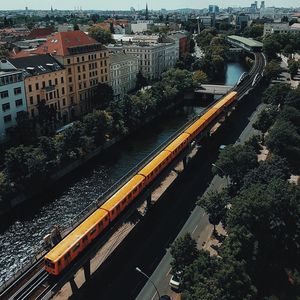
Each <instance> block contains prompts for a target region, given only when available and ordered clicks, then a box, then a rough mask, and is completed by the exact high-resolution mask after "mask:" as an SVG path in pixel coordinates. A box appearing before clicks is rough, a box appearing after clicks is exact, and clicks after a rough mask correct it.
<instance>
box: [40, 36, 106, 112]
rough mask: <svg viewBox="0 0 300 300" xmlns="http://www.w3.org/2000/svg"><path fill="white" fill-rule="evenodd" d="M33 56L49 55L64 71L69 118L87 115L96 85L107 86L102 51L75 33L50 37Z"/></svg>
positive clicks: (89, 40)
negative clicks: (69, 106)
mask: <svg viewBox="0 0 300 300" xmlns="http://www.w3.org/2000/svg"><path fill="white" fill-rule="evenodd" d="M36 53H37V54H47V53H48V54H51V55H52V56H53V57H55V58H56V59H57V60H58V61H59V62H60V63H61V64H62V65H63V66H64V67H65V68H66V72H67V75H66V76H67V95H68V98H69V99H68V101H69V103H70V104H71V105H72V107H73V108H74V109H73V110H72V114H73V115H72V116H71V117H74V115H82V114H85V113H87V112H88V111H90V110H91V109H92V101H91V100H92V99H93V98H94V97H95V95H96V89H97V85H98V83H107V84H108V83H109V65H108V59H109V57H108V50H107V49H106V47H104V46H103V45H102V44H100V43H98V42H97V41H95V40H94V39H92V38H91V37H89V36H88V35H86V34H85V33H84V32H82V31H79V30H78V31H68V32H58V33H56V34H54V35H53V36H51V38H49V39H48V40H47V42H46V43H45V44H43V45H41V46H40V47H39V48H38V49H37V50H36Z"/></svg>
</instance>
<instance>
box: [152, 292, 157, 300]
mask: <svg viewBox="0 0 300 300" xmlns="http://www.w3.org/2000/svg"><path fill="white" fill-rule="evenodd" d="M156 294H157V292H155V293H154V295H153V297H152V298H151V300H153V299H154V298H155V296H156Z"/></svg>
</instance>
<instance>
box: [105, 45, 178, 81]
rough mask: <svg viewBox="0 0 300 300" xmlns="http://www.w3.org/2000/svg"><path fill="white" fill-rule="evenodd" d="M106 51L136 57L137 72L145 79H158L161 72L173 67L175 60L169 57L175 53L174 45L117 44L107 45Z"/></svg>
mask: <svg viewBox="0 0 300 300" xmlns="http://www.w3.org/2000/svg"><path fill="white" fill-rule="evenodd" d="M108 49H109V50H110V51H112V52H124V53H126V54H128V55H132V56H134V57H137V59H138V64H139V71H141V73H142V74H143V76H145V77H146V78H148V79H150V80H152V79H158V78H159V77H160V75H161V74H162V72H164V71H165V70H166V69H167V68H168V67H171V66H174V65H175V63H176V61H177V58H176V57H175V56H174V57H171V56H172V53H174V55H175V53H176V45H175V43H157V44H148V43H137V44H126V45H125V44H123V45H122V44H117V45H109V46H108ZM166 52H167V66H166Z"/></svg>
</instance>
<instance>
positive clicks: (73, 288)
mask: <svg viewBox="0 0 300 300" xmlns="http://www.w3.org/2000/svg"><path fill="white" fill-rule="evenodd" d="M70 285H71V289H72V294H73V295H76V294H77V292H78V286H77V284H76V282H75V280H74V277H72V279H70Z"/></svg>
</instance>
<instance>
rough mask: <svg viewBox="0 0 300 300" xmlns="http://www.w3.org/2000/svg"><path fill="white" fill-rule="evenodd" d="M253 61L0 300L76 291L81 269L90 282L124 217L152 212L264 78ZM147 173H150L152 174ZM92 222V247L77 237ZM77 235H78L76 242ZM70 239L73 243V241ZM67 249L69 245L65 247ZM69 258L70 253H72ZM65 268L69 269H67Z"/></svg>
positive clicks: (261, 61)
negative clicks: (155, 199)
mask: <svg viewBox="0 0 300 300" xmlns="http://www.w3.org/2000/svg"><path fill="white" fill-rule="evenodd" d="M253 55H254V64H253V66H252V68H251V70H250V71H249V73H248V75H247V76H246V77H245V78H244V79H243V80H242V81H241V82H240V83H239V84H238V85H236V86H234V87H233V88H232V89H231V90H230V91H229V93H228V94H227V96H225V97H223V98H221V99H219V100H217V101H214V102H213V103H212V104H211V105H210V106H209V107H208V108H207V109H206V110H205V111H204V112H202V113H201V115H199V116H196V117H195V118H193V119H192V120H190V121H189V122H188V123H187V124H185V126H183V127H182V128H181V129H180V130H179V131H178V132H177V133H176V134H174V135H173V136H172V137H171V138H170V139H168V140H167V141H165V142H164V143H163V144H162V145H161V146H160V147H158V148H157V149H156V150H155V151H153V152H152V153H151V154H150V155H149V156H148V157H146V158H145V159H144V160H143V161H142V162H141V163H139V164H138V165H137V166H136V167H135V168H134V169H132V170H131V171H130V172H129V173H128V174H126V175H125V176H124V177H123V178H121V179H120V180H119V181H118V182H117V183H116V184H115V185H114V186H112V187H111V188H110V189H109V190H108V191H107V192H106V193H105V194H103V195H101V196H100V197H99V198H98V199H97V201H95V203H94V205H93V206H92V207H89V208H88V210H89V213H88V214H85V215H83V214H81V215H80V216H78V218H77V219H76V220H74V222H73V226H72V228H69V229H68V230H66V231H65V232H64V234H63V240H62V241H61V242H60V243H58V245H56V246H55V247H54V248H53V249H52V250H51V251H50V252H49V253H50V254H49V253H48V254H47V255H46V257H47V260H46V269H47V270H48V272H47V271H46V270H45V268H44V257H43V256H42V257H41V258H40V259H38V260H37V261H36V263H35V264H33V265H32V266H31V267H30V268H29V269H28V270H27V272H26V273H24V274H22V275H21V276H20V277H18V278H17V279H16V280H15V281H14V282H12V283H11V284H10V285H8V286H6V287H5V288H2V292H0V298H1V299H49V298H50V297H51V296H52V295H53V294H55V293H56V292H57V291H58V290H59V289H60V288H61V287H62V286H63V285H64V284H65V283H66V282H70V284H71V286H72V289H73V290H74V291H76V289H77V286H76V283H75V282H74V274H75V273H76V272H77V271H78V270H79V269H81V268H82V267H84V274H85V278H86V279H88V278H89V277H90V275H91V271H90V261H91V259H92V258H93V257H94V256H95V254H96V253H97V251H98V249H99V247H101V246H102V245H103V244H105V242H106V241H107V240H108V238H109V236H110V235H112V234H113V233H114V232H115V231H116V230H117V229H118V225H120V224H122V222H124V220H125V219H126V218H127V217H128V216H129V214H131V213H133V212H134V211H135V210H136V208H137V205H138V204H139V203H141V201H145V200H147V204H148V206H151V195H152V192H153V190H154V189H155V188H156V187H157V186H159V185H160V183H161V181H162V180H163V178H164V177H165V176H166V175H167V174H168V173H169V172H170V171H171V170H173V169H174V166H175V165H176V164H177V163H178V162H179V161H182V162H183V165H184V166H185V165H186V164H187V162H188V158H189V153H190V151H191V149H193V148H194V147H195V146H196V145H197V143H198V142H199V141H201V139H203V138H204V137H207V136H209V135H210V132H211V129H212V128H213V127H214V126H215V124H216V123H218V122H220V120H221V119H223V120H224V119H226V118H227V117H228V115H229V113H230V112H231V110H233V109H234V108H235V107H236V106H237V105H238V104H239V103H240V102H241V101H242V99H243V97H244V96H245V95H247V94H248V93H249V91H250V90H251V89H253V88H255V86H256V85H257V84H258V82H259V81H260V79H261V77H262V75H263V69H264V66H265V58H264V56H263V54H261V53H260V52H254V53H253ZM201 124H202V125H201ZM200 127H201V129H200ZM193 130H194V131H193ZM192 132H194V133H192ZM158 159H159V161H158ZM151 168H152V169H153V171H151ZM133 180H134V182H135V185H134V186H133V188H132V190H128V188H129V186H130V184H132V182H133ZM139 189H140V190H141V191H140V192H139V191H138V190H139ZM121 191H122V193H123V194H124V195H127V196H126V197H124V199H123V200H126V201H127V200H128V201H129V200H130V201H132V203H131V204H130V206H129V204H128V208H127V209H126V210H125V208H124V213H122V214H121V213H118V211H120V210H121V208H120V207H121V206H120V205H121V202H116V201H117V200H116V199H118V198H120V193H121ZM123 194H122V195H123ZM110 203H112V204H111V205H113V207H114V208H113V209H112V210H110V208H109V204H110ZM118 203H119V204H118ZM123 203H125V202H124V201H122V205H123ZM100 210H101V211H100ZM122 210H123V209H122ZM97 218H98V219H97ZM110 220H112V222H111V223H112V224H111V225H109V223H110ZM93 222H96V223H95V224H97V226H98V227H97V232H99V234H98V233H97V235H99V236H97V237H95V238H94V240H93V242H91V243H90V241H87V239H85V238H84V236H85V233H82V232H83V231H82V230H87V229H86V228H89V229H88V233H89V236H90V235H91V234H92V233H91V230H90V227H86V228H83V227H82V226H92V225H91V224H92V223H93ZM105 222H106V223H105ZM93 224H94V223H93ZM101 226H102V227H101ZM104 227H107V228H106V229H105V230H103V232H102V230H101V228H104ZM95 228H96V227H95ZM93 230H94V228H93ZM95 230H96V229H95ZM70 232H71V233H70ZM68 233H70V234H68ZM79 233H80V234H83V235H82V236H81V237H78V234H79ZM100 233H101V234H100ZM86 234H87V233H86ZM75 236H76V240H72V238H73V239H74V237H75ZM74 243H75V244H74ZM84 243H86V245H85V247H83V246H84ZM66 244H68V245H69V244H70V245H69V246H66ZM87 245H88V246H87ZM68 247H71V249H72V255H73V251H74V253H75V251H78V252H76V255H75V257H76V256H78V257H76V259H74V261H73V259H72V257H67V256H66V253H62V251H63V250H62V249H67V248H68ZM80 247H83V249H84V251H82V252H81V253H80V251H79V250H77V249H80ZM59 253H60V254H59ZM69 253H71V250H70V251H69ZM56 254H57V255H58V254H59V255H61V254H63V255H64V256H63V257H64V260H62V259H59V260H58V261H55V260H52V259H53V257H54V256H55V255H56ZM79 254H80V255H79ZM62 261H64V262H65V264H66V267H64V268H63V269H62V265H60V263H61V262H62ZM66 262H69V263H68V264H67V263H66ZM49 270H51V273H52V274H59V276H53V275H50V272H49ZM52 270H53V271H52ZM60 270H61V271H60Z"/></svg>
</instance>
